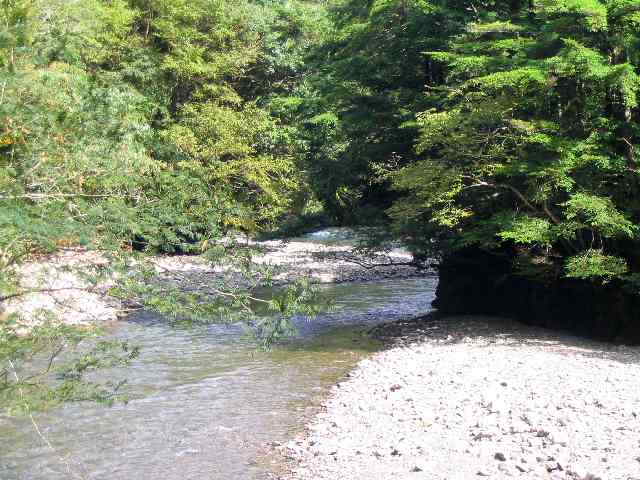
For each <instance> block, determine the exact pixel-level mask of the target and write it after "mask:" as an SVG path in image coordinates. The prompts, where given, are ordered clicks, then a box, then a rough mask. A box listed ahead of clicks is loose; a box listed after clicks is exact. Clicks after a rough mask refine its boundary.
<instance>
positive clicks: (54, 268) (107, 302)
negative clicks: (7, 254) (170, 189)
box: [0, 240, 425, 328]
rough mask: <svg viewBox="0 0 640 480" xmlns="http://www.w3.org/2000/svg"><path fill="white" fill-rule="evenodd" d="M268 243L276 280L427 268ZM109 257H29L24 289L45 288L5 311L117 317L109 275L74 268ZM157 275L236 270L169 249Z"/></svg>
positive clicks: (352, 277)
mask: <svg viewBox="0 0 640 480" xmlns="http://www.w3.org/2000/svg"><path fill="white" fill-rule="evenodd" d="M254 245H256V246H258V247H261V248H264V250H265V253H263V254H261V255H259V256H257V257H256V258H255V261H256V263H257V264H260V265H269V266H271V267H273V268H274V269H275V272H276V273H275V277H274V284H275V285H276V286H279V285H285V284H288V283H291V282H294V281H296V280H298V279H301V278H306V279H308V280H309V281H310V282H311V283H314V284H332V283H333V284H338V283H356V282H357V283H359V282H369V281H380V280H385V279H393V278H412V277H420V276H424V275H425V272H421V271H418V270H417V269H416V268H413V267H411V266H408V265H405V264H406V263H407V262H408V261H409V260H410V258H411V256H410V254H408V253H407V252H404V251H401V250H397V251H394V252H391V254H390V255H389V256H386V257H384V258H381V259H380V260H382V261H383V262H384V263H391V264H389V265H385V266H381V267H376V268H371V267H370V266H368V262H369V259H366V258H364V257H361V256H358V255H355V254H353V253H351V247H350V246H347V245H325V244H322V243H318V242H314V241H301V240H269V241H262V242H254ZM106 262H107V260H106V259H105V258H104V257H103V256H102V255H100V254H99V253H98V252H94V251H90V250H84V249H80V248H67V249H63V250H61V251H60V252H58V253H56V254H52V255H48V256H46V257H43V258H40V259H37V260H35V261H32V262H29V263H26V264H24V265H22V266H20V268H19V275H20V276H21V277H22V286H23V287H24V288H25V290H42V291H36V292H34V293H27V294H24V295H22V296H20V297H19V298H16V299H12V300H8V301H7V302H6V303H5V304H4V305H2V309H0V320H1V319H2V315H7V314H18V315H20V316H21V317H23V320H26V321H25V322H24V326H25V328H31V327H33V326H36V325H38V324H40V323H43V322H45V321H47V320H48V319H49V318H50V317H51V316H52V315H51V314H53V317H54V319H56V321H59V322H60V323H63V324H66V325H77V326H83V327H86V326H95V325H98V326H99V325H103V324H108V323H111V322H117V321H118V320H119V319H120V318H122V317H124V316H126V315H127V314H128V313H129V312H130V310H129V309H128V308H127V303H128V302H127V301H122V300H119V299H116V298H114V297H111V296H109V294H108V291H109V288H110V286H111V283H110V281H105V282H103V283H101V284H98V285H94V286H92V285H90V284H89V283H88V282H87V280H85V279H83V278H81V276H80V275H78V274H76V273H74V272H73V271H72V269H76V270H80V271H82V270H83V269H84V270H86V271H90V270H91V269H96V268H99V267H100V266H102V265H104V264H105V263H106ZM153 262H154V263H155V264H156V267H157V268H156V270H157V272H158V277H157V279H158V281H164V280H167V279H171V276H172V274H178V275H179V277H180V283H182V284H184V286H185V288H188V289H196V290H198V289H199V290H202V291H206V290H207V285H208V284H210V283H211V282H213V281H215V280H219V279H220V277H221V276H223V275H225V274H228V273H230V272H231V273H232V272H233V270H231V271H229V270H224V269H220V268H213V267H212V266H211V265H210V264H209V263H207V261H206V260H205V259H204V258H203V257H201V256H197V255H166V256H157V257H154V258H153Z"/></svg>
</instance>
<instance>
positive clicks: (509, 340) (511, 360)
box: [286, 317, 640, 480]
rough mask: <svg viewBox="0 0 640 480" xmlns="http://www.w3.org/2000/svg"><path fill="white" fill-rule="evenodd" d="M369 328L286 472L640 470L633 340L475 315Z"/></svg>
mask: <svg viewBox="0 0 640 480" xmlns="http://www.w3.org/2000/svg"><path fill="white" fill-rule="evenodd" d="M377 333H378V335H381V336H383V337H385V338H386V339H387V340H389V341H391V342H392V343H393V346H392V347H391V348H390V349H388V350H386V351H384V352H381V353H379V354H376V355H374V356H372V357H371V358H369V359H366V360H364V361H363V362H361V363H360V364H359V366H358V367H357V369H356V370H355V371H354V372H353V373H352V374H351V376H350V377H349V378H348V379H346V380H345V381H344V382H342V383H341V384H339V385H337V386H336V387H334V389H333V390H332V392H331V394H330V397H329V399H328V401H327V402H326V403H325V405H324V409H323V411H322V412H321V413H320V414H319V415H318V416H317V418H316V419H315V420H314V421H313V422H312V423H311V424H310V426H309V430H308V432H307V434H306V435H305V436H304V438H301V439H299V440H296V441H292V442H290V443H289V444H288V445H287V447H286V454H287V455H288V456H289V457H290V459H291V460H292V464H293V471H292V474H291V475H290V476H289V478H293V479H297V480H312V479H313V480H323V479H327V480H329V479H331V480H339V479H345V480H346V479H349V480H358V479H363V480H364V479H366V480H377V479H430V480H439V479H442V480H444V479H449V480H457V479H473V478H495V479H507V478H514V477H515V478H527V479H572V480H573V479H595V478H601V479H602V480H631V479H640V384H639V379H640V349H638V348H628V347H619V346H614V345H607V344H601V343H596V342H590V341H587V340H583V339H579V338H575V337H572V336H568V335H563V334H558V333H552V332H549V331H546V330H541V329H537V328H531V327H527V326H524V325H521V324H519V323H516V322H512V321H507V320H498V319H488V318H478V317H473V318H471V317H456V318H447V319H436V318H430V319H426V320H422V321H413V322H404V323H402V324H395V325H390V326H388V327H387V328H386V329H385V328H383V329H379V330H378V331H377Z"/></svg>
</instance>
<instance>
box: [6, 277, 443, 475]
mask: <svg viewBox="0 0 640 480" xmlns="http://www.w3.org/2000/svg"><path fill="white" fill-rule="evenodd" d="M435 286H436V279H435V278H432V277H426V278H413V279H402V280H397V279H396V280H385V281H379V282H369V283H350V284H341V285H329V286H324V287H322V288H323V289H324V293H325V294H326V295H328V296H330V297H332V298H333V299H334V300H335V303H336V307H337V310H336V311H334V312H332V313H329V314H323V315H321V316H319V317H318V318H316V319H314V320H311V321H308V320H305V319H298V320H297V326H298V329H299V335H298V336H297V337H295V338H293V339H291V340H288V341H287V342H284V343H283V344H281V345H278V346H276V347H275V348H274V349H273V350H272V351H269V352H262V351H257V350H256V348H255V346H254V344H253V343H252V342H251V341H250V340H249V339H248V338H247V337H246V336H245V335H244V333H243V331H242V329H241V328H240V327H237V326H206V327H205V326H200V327H193V328H176V327H172V326H170V325H168V324H167V323H166V322H165V321H164V320H163V319H162V318H159V317H157V316H154V315H151V314H142V315H138V316H136V317H132V318H130V319H128V320H127V321H123V322H121V323H120V324H118V325H117V326H115V327H114V328H113V329H112V330H111V331H110V335H111V336H112V337H114V338H119V339H126V340H128V341H129V342H131V343H132V344H135V345H139V346H140V347H141V349H142V350H141V356H140V357H139V358H138V359H137V360H136V362H135V363H134V364H133V365H132V366H131V367H129V368H128V369H127V370H126V371H123V372H116V373H119V374H121V375H124V376H126V378H127V379H128V381H129V387H128V388H129V391H130V392H131V400H130V402H129V403H128V404H126V405H116V406H113V407H102V406H96V405H93V404H70V405H66V406H64V407H62V408H58V409H55V410H53V411H50V412H47V413H46V414H38V415H37V416H36V417H35V419H36V422H37V424H38V425H39V427H40V429H41V431H42V433H43V434H44V436H45V437H46V438H47V439H48V440H49V441H50V443H51V445H52V446H53V447H54V448H53V450H52V449H51V448H50V447H49V446H47V445H46V444H45V443H44V442H43V440H42V439H41V438H40V437H39V436H38V435H37V433H36V432H35V430H34V428H33V425H32V424H31V422H30V421H29V420H27V419H11V420H9V421H4V422H0V479H2V480H45V479H46V480H58V479H60V480H62V479H65V480H67V479H73V478H78V479H88V480H89V479H90V480H125V479H126V480H132V479H136V480H137V479H149V480H151V479H163V480H178V479H179V480H188V479H194V480H195V479H198V480H203V479H206V480H223V479H224V480H233V479H241V480H245V479H256V480H258V479H264V478H267V477H268V473H269V472H270V471H272V470H273V469H274V468H276V467H277V465H272V463H277V462H278V460H277V459H275V458H271V457H270V455H269V448H268V444H271V443H274V442H286V441H288V440H290V439H291V438H293V436H294V435H295V434H296V433H298V432H299V431H300V430H301V429H302V428H303V426H304V424H305V422H306V421H307V420H308V419H309V417H310V415H312V414H313V412H315V411H316V410H317V406H318V404H319V402H320V401H321V399H322V398H323V396H324V395H325V394H326V392H327V389H328V388H329V387H330V386H331V385H332V384H334V383H335V382H336V380H338V379H339V378H340V377H342V376H344V375H345V373H347V372H348V371H349V370H350V369H351V368H353V366H354V365H355V364H356V363H357V362H358V361H359V360H360V359H361V358H362V357H363V356H365V355H367V354H369V353H371V352H373V351H375V350H376V349H378V348H380V345H379V344H377V343H376V342H375V341H373V340H371V339H369V338H368V337H367V336H366V334H365V332H366V331H367V330H368V329H369V328H370V327H371V326H372V325H375V324H377V323H380V322H388V321H393V320H398V319H401V318H407V317H411V316H415V315H418V314H422V313H425V312H428V311H429V309H430V302H431V301H432V299H433V294H434V290H435Z"/></svg>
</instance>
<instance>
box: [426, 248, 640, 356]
mask: <svg viewBox="0 0 640 480" xmlns="http://www.w3.org/2000/svg"><path fill="white" fill-rule="evenodd" d="M433 305H434V307H436V308H437V309H438V310H439V311H440V312H441V313H444V314H482V315H498V316H509V317H514V318H517V319H519V320H521V321H523V322H525V323H528V324H530V325H536V326H541V327H546V328H552V329H560V330H567V331H570V332H572V333H575V334H577V335H582V336H585V337H590V338H595V339H598V340H606V341H615V342H620V343H625V344H640V297H638V296H635V295H632V294H629V293H626V292H624V291H623V290H622V289H621V288H620V286H616V285H614V284H610V285H606V286H596V285H593V284H591V283H589V282H584V281H579V280H572V279H560V280H558V281H556V282H554V283H553V284H545V283H540V282H536V281H534V280H531V279H528V278H524V277H520V276H516V275H514V273H513V270H512V267H511V259H510V257H509V255H496V254H492V253H488V252H484V251H480V250H476V249H473V250H471V249H470V250H465V251H461V252H458V253H457V254H456V255H455V256H451V257H449V258H446V259H445V260H444V261H443V262H442V264H441V265H440V284H439V286H438V290H437V292H436V300H435V301H434V303H433Z"/></svg>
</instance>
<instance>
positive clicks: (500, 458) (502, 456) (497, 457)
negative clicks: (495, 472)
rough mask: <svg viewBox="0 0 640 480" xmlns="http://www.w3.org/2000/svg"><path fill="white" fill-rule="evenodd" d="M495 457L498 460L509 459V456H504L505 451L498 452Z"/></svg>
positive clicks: (504, 460)
mask: <svg viewBox="0 0 640 480" xmlns="http://www.w3.org/2000/svg"><path fill="white" fill-rule="evenodd" d="M493 458H495V459H496V460H498V461H499V462H506V461H507V457H505V456H504V453H500V452H498V453H496V454H495V455H494V456H493Z"/></svg>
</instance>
